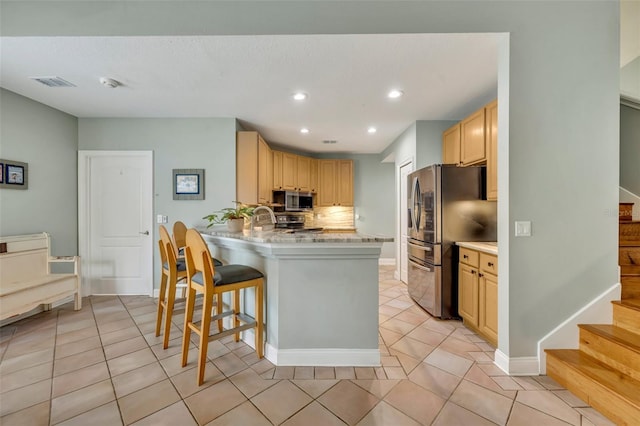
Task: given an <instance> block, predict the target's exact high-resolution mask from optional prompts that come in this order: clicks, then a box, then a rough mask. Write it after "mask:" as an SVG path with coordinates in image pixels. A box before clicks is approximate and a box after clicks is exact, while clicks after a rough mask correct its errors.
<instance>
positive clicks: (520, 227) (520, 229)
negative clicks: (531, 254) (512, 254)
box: [516, 221, 531, 237]
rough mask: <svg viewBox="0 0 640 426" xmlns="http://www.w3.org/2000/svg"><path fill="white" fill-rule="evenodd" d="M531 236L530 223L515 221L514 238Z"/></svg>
mask: <svg viewBox="0 0 640 426" xmlns="http://www.w3.org/2000/svg"><path fill="white" fill-rule="evenodd" d="M530 236H531V221H516V237H530Z"/></svg>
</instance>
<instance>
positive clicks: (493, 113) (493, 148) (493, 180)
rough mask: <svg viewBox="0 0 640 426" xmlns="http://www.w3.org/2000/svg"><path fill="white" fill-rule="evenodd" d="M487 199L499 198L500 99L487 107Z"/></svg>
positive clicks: (494, 199)
mask: <svg viewBox="0 0 640 426" xmlns="http://www.w3.org/2000/svg"><path fill="white" fill-rule="evenodd" d="M485 120H486V124H485V130H486V147H487V148H486V149H487V200H492V201H496V200H497V199H498V101H497V100H495V101H493V102H491V103H490V104H488V105H487V106H486V107H485Z"/></svg>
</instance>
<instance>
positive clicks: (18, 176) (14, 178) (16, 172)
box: [7, 164, 24, 185]
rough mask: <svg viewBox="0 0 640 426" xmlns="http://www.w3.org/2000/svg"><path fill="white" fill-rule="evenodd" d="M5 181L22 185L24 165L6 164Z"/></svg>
mask: <svg viewBox="0 0 640 426" xmlns="http://www.w3.org/2000/svg"><path fill="white" fill-rule="evenodd" d="M7 183H11V184H14V185H24V167H22V166H14V165H12V164H7Z"/></svg>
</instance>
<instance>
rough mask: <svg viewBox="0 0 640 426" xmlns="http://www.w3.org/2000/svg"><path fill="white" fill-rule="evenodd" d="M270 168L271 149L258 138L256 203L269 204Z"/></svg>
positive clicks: (271, 163)
mask: <svg viewBox="0 0 640 426" xmlns="http://www.w3.org/2000/svg"><path fill="white" fill-rule="evenodd" d="M272 167H273V160H272V156H271V148H269V146H268V145H267V143H266V142H265V141H264V139H262V137H260V136H258V203H270V202H271V193H272V192H271V185H272V182H273V171H272Z"/></svg>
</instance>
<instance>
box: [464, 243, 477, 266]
mask: <svg viewBox="0 0 640 426" xmlns="http://www.w3.org/2000/svg"><path fill="white" fill-rule="evenodd" d="M460 262H461V263H465V264H467V265H469V266H473V267H476V268H477V267H478V252H477V251H475V250H469V249H468V248H464V247H460Z"/></svg>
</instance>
